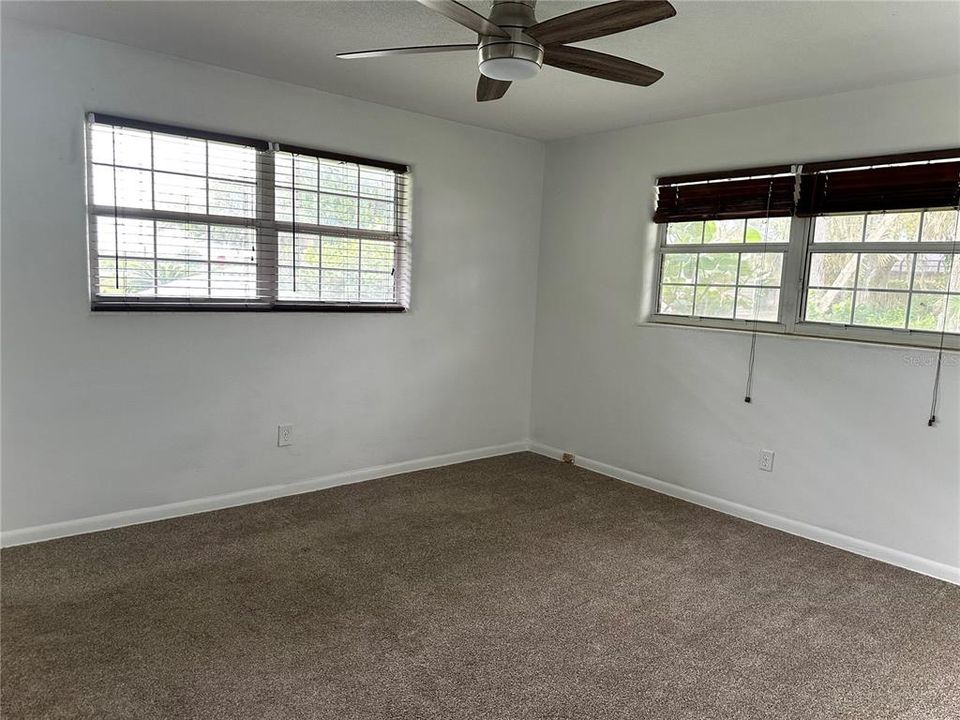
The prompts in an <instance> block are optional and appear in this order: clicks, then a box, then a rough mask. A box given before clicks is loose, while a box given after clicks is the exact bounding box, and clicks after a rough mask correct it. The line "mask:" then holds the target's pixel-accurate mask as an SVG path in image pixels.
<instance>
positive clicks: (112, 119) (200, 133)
mask: <svg viewBox="0 0 960 720" xmlns="http://www.w3.org/2000/svg"><path fill="white" fill-rule="evenodd" d="M88 118H89V119H90V120H91V121H93V122H96V123H102V124H104V125H114V126H116V127H125V128H133V129H134V130H148V131H151V132H159V133H167V134H170V135H182V136H184V137H192V138H197V139H198V140H212V141H213V142H222V143H230V144H232V145H246V146H247V147H253V148H256V149H257V150H267V149H268V148H269V147H270V143H268V142H267V141H266V140H259V139H257V138H250V137H244V136H242V135H230V134H228V133H222V132H214V131H211V130H197V129H196V128H188V127H182V126H180V125H166V124H164V123H157V122H151V121H149V120H138V119H136V118H127V117H121V116H119V115H107V114H106V113H98V112H92V113H89V115H88Z"/></svg>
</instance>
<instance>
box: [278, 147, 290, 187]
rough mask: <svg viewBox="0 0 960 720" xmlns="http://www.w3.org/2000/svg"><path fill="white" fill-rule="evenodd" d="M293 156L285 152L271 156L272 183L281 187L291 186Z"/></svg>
mask: <svg viewBox="0 0 960 720" xmlns="http://www.w3.org/2000/svg"><path fill="white" fill-rule="evenodd" d="M292 167H293V155H291V154H290V153H285V152H278V153H274V155H273V181H274V183H275V184H277V185H280V186H282V187H287V188H288V187H291V186H292V185H293V170H292Z"/></svg>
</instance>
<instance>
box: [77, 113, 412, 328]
mask: <svg viewBox="0 0 960 720" xmlns="http://www.w3.org/2000/svg"><path fill="white" fill-rule="evenodd" d="M87 164H88V193H87V207H88V217H89V246H90V294H91V303H92V306H93V307H94V308H95V309H110V308H125V309H148V308H149V309H157V308H171V309H214V308H217V307H220V308H231V309H243V308H249V309H258V310H264V309H346V310H354V309H360V310H402V309H404V308H406V307H407V306H408V305H409V279H410V268H409V265H410V263H409V260H410V258H409V244H410V239H411V238H410V197H409V172H408V169H407V167H406V166H403V165H399V164H394V163H386V162H380V161H375V160H367V159H364V158H357V157H353V156H347V155H341V154H335V153H325V152H323V151H318V150H310V149H306V148H293V147H290V146H282V145H279V144H277V143H270V142H267V141H263V140H257V139H251V138H240V137H235V136H229V135H224V134H220V133H210V132H204V131H195V130H188V129H184V128H177V127H171V126H165V125H157V124H153V123H146V122H142V121H138V120H131V119H126V118H118V117H114V116H104V115H102V114H91V115H90V116H89V117H88V124H87Z"/></svg>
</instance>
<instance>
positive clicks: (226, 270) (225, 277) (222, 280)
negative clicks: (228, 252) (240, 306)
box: [210, 263, 257, 297]
mask: <svg viewBox="0 0 960 720" xmlns="http://www.w3.org/2000/svg"><path fill="white" fill-rule="evenodd" d="M210 291H211V293H212V294H213V295H214V296H215V297H255V296H256V294H257V266H256V265H253V264H250V263H243V264H238V263H230V264H227V263H212V264H211V265H210Z"/></svg>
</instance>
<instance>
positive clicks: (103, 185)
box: [91, 165, 114, 205]
mask: <svg viewBox="0 0 960 720" xmlns="http://www.w3.org/2000/svg"><path fill="white" fill-rule="evenodd" d="M113 172H114V170H113V167H106V166H104V165H94V166H93V168H92V170H91V177H92V179H93V204H94V205H113V203H114V197H113Z"/></svg>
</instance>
